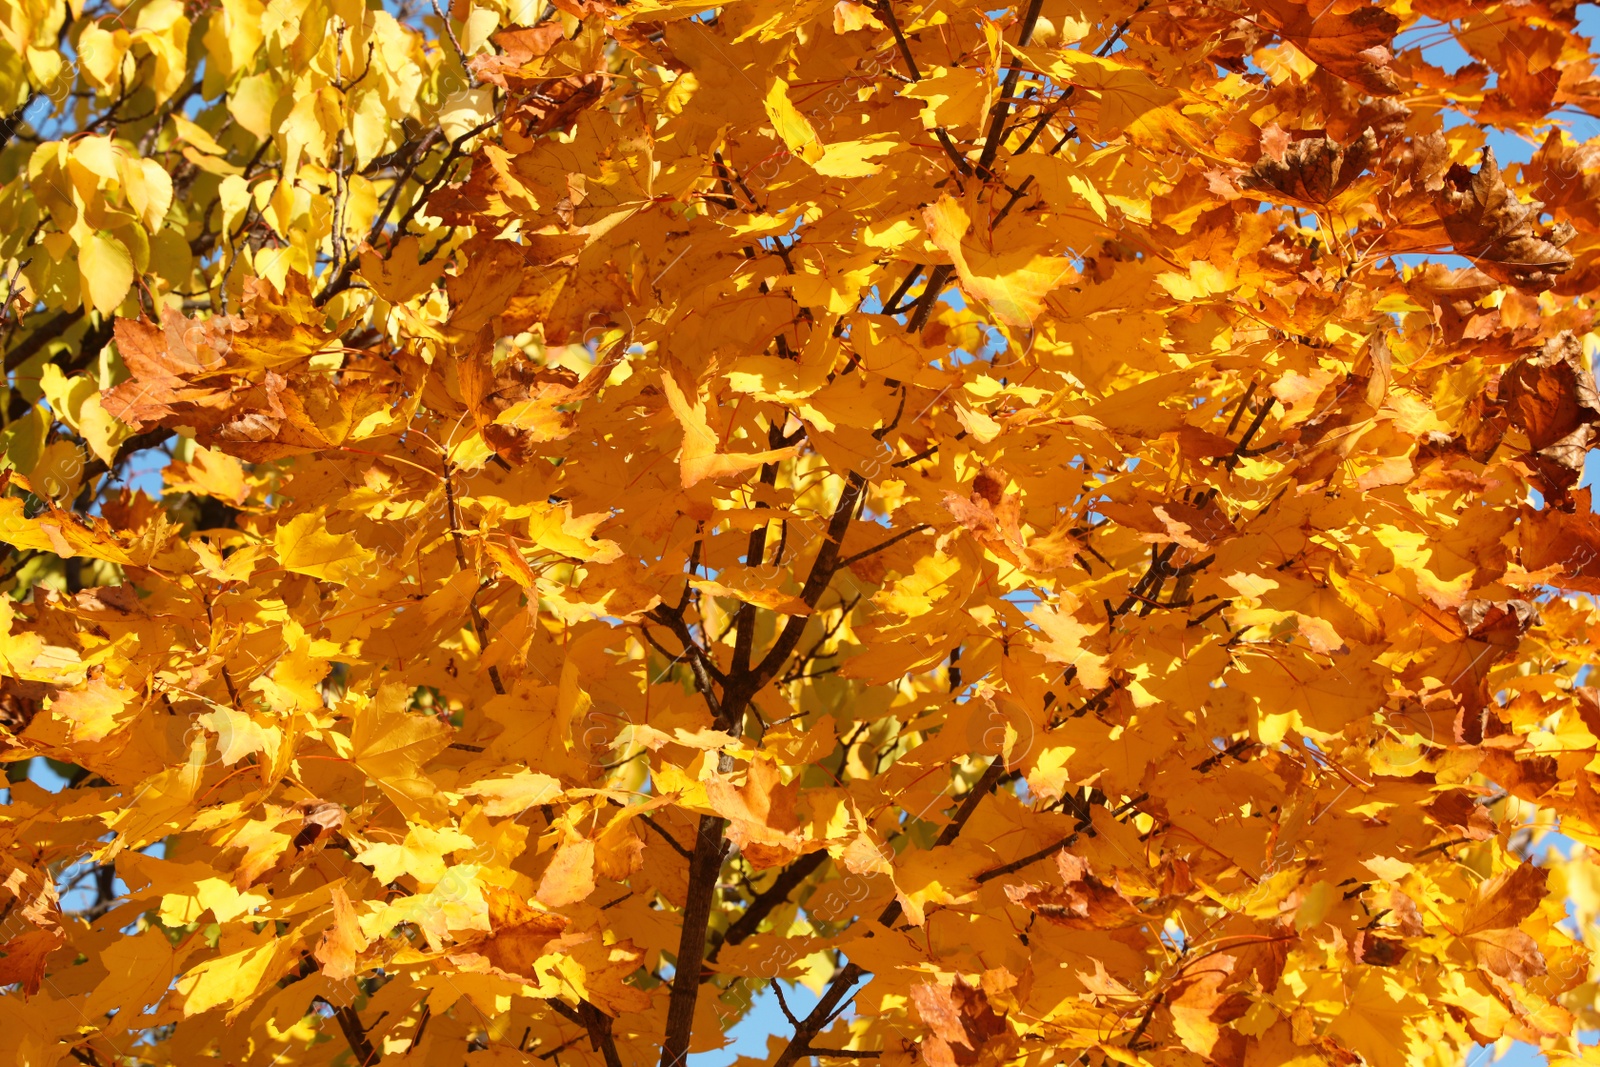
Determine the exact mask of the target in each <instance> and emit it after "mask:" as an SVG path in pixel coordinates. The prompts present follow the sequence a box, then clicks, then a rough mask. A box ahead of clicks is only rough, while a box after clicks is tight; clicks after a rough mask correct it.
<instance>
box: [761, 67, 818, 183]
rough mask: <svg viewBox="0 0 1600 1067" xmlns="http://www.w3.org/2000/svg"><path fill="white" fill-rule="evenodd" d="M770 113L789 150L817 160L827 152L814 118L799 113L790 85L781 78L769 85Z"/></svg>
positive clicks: (773, 123) (808, 160)
mask: <svg viewBox="0 0 1600 1067" xmlns="http://www.w3.org/2000/svg"><path fill="white" fill-rule="evenodd" d="M765 104H766V107H767V117H768V118H770V119H772V126H773V129H774V130H776V131H777V134H778V137H779V138H781V139H782V141H783V143H784V144H786V145H788V146H789V151H791V152H793V153H794V154H795V155H797V156H799V157H800V158H801V159H803V160H805V161H806V162H807V163H816V162H817V160H819V159H821V158H822V156H823V153H824V151H825V150H824V148H823V145H822V138H820V137H818V136H817V130H816V127H814V126H812V125H811V120H809V119H807V118H806V117H805V116H804V115H802V114H800V112H799V110H798V109H796V107H795V106H794V103H793V102H792V101H790V99H789V86H788V84H787V83H786V82H785V81H784V80H783V79H782V78H774V79H773V80H772V85H771V87H769V88H768V89H767V97H766V100H765Z"/></svg>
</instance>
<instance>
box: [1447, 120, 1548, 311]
mask: <svg viewBox="0 0 1600 1067" xmlns="http://www.w3.org/2000/svg"><path fill="white" fill-rule="evenodd" d="M1437 203H1438V206H1439V215H1440V218H1442V219H1443V220H1444V228H1445V232H1446V233H1448V234H1449V235H1450V241H1451V243H1452V244H1454V245H1455V248H1456V250H1457V251H1458V252H1459V253H1461V254H1462V255H1464V256H1466V257H1467V258H1469V259H1471V260H1472V262H1473V263H1474V264H1475V265H1476V266H1477V267H1478V268H1479V269H1480V270H1482V271H1483V272H1484V273H1485V274H1488V275H1489V276H1490V277H1492V278H1494V279H1496V280H1498V281H1502V282H1508V283H1510V284H1512V285H1516V286H1519V287H1522V288H1526V289H1533V290H1540V289H1548V288H1550V287H1551V286H1552V285H1554V284H1555V281H1556V278H1557V277H1558V276H1559V275H1561V274H1562V273H1564V272H1565V271H1567V270H1570V269H1571V267H1572V262H1573V260H1572V254H1571V253H1570V252H1565V251H1562V248H1561V246H1562V245H1564V244H1566V243H1567V242H1568V241H1570V240H1571V239H1572V228H1571V226H1570V225H1569V224H1567V223H1559V224H1556V225H1554V226H1542V225H1540V224H1539V221H1538V220H1539V212H1540V209H1541V208H1543V206H1544V205H1542V204H1540V203H1539V202H1538V201H1533V202H1531V203H1523V202H1522V201H1521V200H1519V199H1518V198H1517V195H1516V194H1515V193H1514V192H1512V191H1511V190H1510V189H1509V188H1508V187H1507V186H1506V184H1505V182H1504V181H1503V180H1501V177H1500V167H1499V165H1498V164H1497V163H1496V162H1495V158H1494V151H1493V149H1489V148H1485V149H1484V150H1483V159H1482V161H1481V162H1480V164H1479V166H1478V169H1477V170H1476V171H1473V170H1471V169H1469V168H1468V167H1465V166H1463V165H1461V164H1460V163H1457V164H1454V165H1453V166H1451V168H1450V169H1449V171H1447V172H1446V173H1445V176H1444V188H1443V189H1442V190H1441V191H1440V192H1439V194H1438V197H1437Z"/></svg>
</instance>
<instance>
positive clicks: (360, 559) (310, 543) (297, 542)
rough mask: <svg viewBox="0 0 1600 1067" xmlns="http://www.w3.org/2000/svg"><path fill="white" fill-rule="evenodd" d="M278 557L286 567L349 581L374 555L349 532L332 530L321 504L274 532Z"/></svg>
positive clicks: (297, 571)
mask: <svg viewBox="0 0 1600 1067" xmlns="http://www.w3.org/2000/svg"><path fill="white" fill-rule="evenodd" d="M272 540H273V544H274V546H275V547H276V549H277V552H278V560H279V562H281V563H282V564H283V567H284V569H285V570H290V571H294V572H295V573H297V574H309V575H311V576H312V577H314V578H321V579H322V580H323V581H327V582H333V583H335V584H337V585H347V584H349V582H350V579H352V578H353V577H355V576H356V575H358V574H360V573H361V571H362V570H363V569H364V568H365V567H366V565H367V563H368V562H370V561H371V559H372V553H371V552H369V551H368V550H366V549H364V548H362V547H361V545H360V544H359V543H357V541H356V539H355V538H353V537H351V536H350V535H349V534H331V533H329V532H328V530H327V514H326V512H324V511H323V510H322V509H321V508H318V509H317V510H316V511H310V512H307V513H305V514H303V515H296V516H295V517H294V518H292V519H290V520H289V521H288V522H286V523H283V524H282V525H280V526H279V527H278V529H277V530H276V531H275V532H274V533H273V537H272Z"/></svg>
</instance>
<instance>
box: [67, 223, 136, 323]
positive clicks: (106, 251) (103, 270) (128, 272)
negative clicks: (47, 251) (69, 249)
mask: <svg viewBox="0 0 1600 1067" xmlns="http://www.w3.org/2000/svg"><path fill="white" fill-rule="evenodd" d="M78 272H79V274H80V275H81V276H82V278H83V291H84V293H85V294H87V296H88V298H89V303H91V304H93V305H94V309H95V310H96V311H98V312H99V313H100V314H102V315H110V314H111V313H112V312H114V311H116V310H117V308H118V307H119V306H120V305H121V304H122V299H123V297H125V296H127V295H128V289H129V288H131V287H132V285H133V258H132V257H131V256H129V255H128V249H127V247H126V246H125V245H123V243H122V242H121V241H119V240H117V239H116V238H115V237H108V236H106V235H104V234H100V233H91V234H89V235H88V236H86V237H85V238H84V239H83V240H82V241H80V242H79V244H78Z"/></svg>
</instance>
